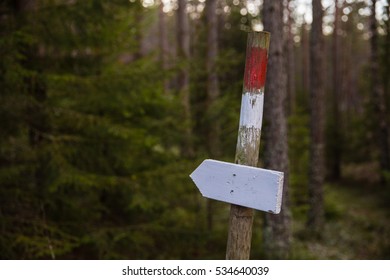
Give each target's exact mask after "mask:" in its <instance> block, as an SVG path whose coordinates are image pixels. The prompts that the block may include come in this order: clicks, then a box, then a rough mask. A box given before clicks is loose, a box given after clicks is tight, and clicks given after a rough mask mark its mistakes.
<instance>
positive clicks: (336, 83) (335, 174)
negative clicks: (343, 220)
mask: <svg viewBox="0 0 390 280" xmlns="http://www.w3.org/2000/svg"><path fill="white" fill-rule="evenodd" d="M339 24H340V7H339V0H335V19H334V30H333V96H332V122H331V123H332V140H331V147H330V148H331V158H330V159H331V162H330V165H329V166H330V172H331V174H330V176H331V178H332V179H333V180H338V179H340V176H341V166H340V164H341V151H342V149H341V147H342V143H341V141H342V140H341V132H340V129H341V119H340V103H341V101H342V100H341V96H340V95H341V71H340V59H341V58H340V40H339V34H338V33H339V28H340V26H339Z"/></svg>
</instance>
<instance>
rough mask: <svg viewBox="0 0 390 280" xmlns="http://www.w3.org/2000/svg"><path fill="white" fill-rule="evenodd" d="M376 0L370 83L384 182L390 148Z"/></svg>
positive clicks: (374, 3) (372, 31)
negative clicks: (380, 63) (381, 74)
mask: <svg viewBox="0 0 390 280" xmlns="http://www.w3.org/2000/svg"><path fill="white" fill-rule="evenodd" d="M376 3H377V1H376V0H373V1H372V6H371V18H370V31H371V40H370V43H371V63H370V65H371V69H370V70H371V83H372V102H373V105H374V114H376V116H375V119H376V123H377V125H378V126H377V131H378V136H379V137H378V145H379V151H380V159H379V160H380V167H381V171H382V172H381V181H382V184H385V183H386V178H385V175H384V173H385V172H390V148H389V131H388V123H387V108H386V98H385V93H384V87H383V84H382V83H381V78H380V74H379V73H380V69H379V46H378V31H377V26H378V23H377V20H376V18H375V15H376V13H375V7H376Z"/></svg>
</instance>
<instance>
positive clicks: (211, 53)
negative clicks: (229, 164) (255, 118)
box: [206, 0, 221, 230]
mask: <svg viewBox="0 0 390 280" xmlns="http://www.w3.org/2000/svg"><path fill="white" fill-rule="evenodd" d="M216 10H217V0H208V1H207V2H206V19H207V60H206V69H207V111H208V115H209V116H210V119H209V123H208V135H207V136H208V139H207V140H208V141H207V142H208V149H209V154H210V156H211V157H212V158H218V157H220V156H221V145H220V135H221V127H220V122H219V120H218V119H219V117H218V115H217V114H218V113H217V114H215V113H214V112H215V108H216V102H217V100H218V98H219V95H220V91H219V81H218V75H217V71H216V70H217V69H216V68H217V58H218V16H217V14H216ZM212 212H213V202H212V201H211V200H208V201H207V227H208V229H209V230H211V229H212V226H213V214H212Z"/></svg>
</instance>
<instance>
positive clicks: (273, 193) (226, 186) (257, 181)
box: [190, 159, 283, 214]
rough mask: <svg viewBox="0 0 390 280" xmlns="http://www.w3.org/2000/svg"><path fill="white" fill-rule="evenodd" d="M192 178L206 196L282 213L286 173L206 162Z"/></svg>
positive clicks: (208, 160)
mask: <svg viewBox="0 0 390 280" xmlns="http://www.w3.org/2000/svg"><path fill="white" fill-rule="evenodd" d="M190 177H191V179H192V180H193V181H194V183H195V184H196V186H197V187H198V189H199V190H200V192H201V193H202V195H203V196H205V197H208V198H211V199H216V200H220V201H224V202H228V203H232V204H236V205H241V206H245V207H249V208H253V209H257V210H262V211H267V212H271V213H275V214H278V213H279V212H280V207H281V202H282V189H283V173H282V172H279V171H273V170H266V169H262V168H256V167H251V166H245V165H239V164H233V163H227V162H222V161H217V160H211V159H206V160H204V161H203V162H202V163H201V164H200V165H199V166H198V168H197V169H195V171H194V172H192V174H191V175H190Z"/></svg>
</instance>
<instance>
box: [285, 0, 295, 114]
mask: <svg viewBox="0 0 390 280" xmlns="http://www.w3.org/2000/svg"><path fill="white" fill-rule="evenodd" d="M291 2H292V1H291V0H288V1H287V40H286V49H287V60H286V61H287V96H288V114H289V115H290V114H292V113H293V112H294V110H295V102H296V100H295V99H296V97H295V56H294V37H293V33H292V24H293V20H294V19H293V14H292V8H291V7H290V5H291Z"/></svg>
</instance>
